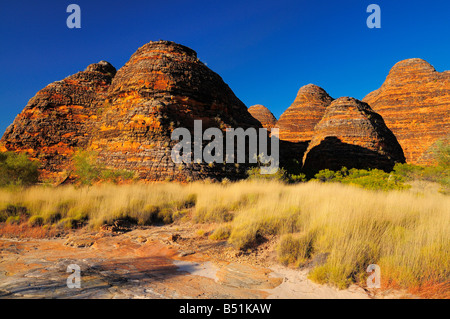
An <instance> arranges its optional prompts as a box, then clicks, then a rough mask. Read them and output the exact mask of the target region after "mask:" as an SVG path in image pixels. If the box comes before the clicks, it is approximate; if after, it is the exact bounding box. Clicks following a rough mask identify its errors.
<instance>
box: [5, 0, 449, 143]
mask: <svg viewBox="0 0 450 319" xmlns="http://www.w3.org/2000/svg"><path fill="white" fill-rule="evenodd" d="M71 3H75V4H78V5H80V7H81V14H82V15H81V18H82V22H81V23H82V28H81V29H68V28H67V27H66V19H67V16H68V15H69V14H68V13H66V8H67V6H68V5H69V4H71ZM371 3H376V4H378V5H380V7H381V10H382V12H381V14H382V15H381V19H382V22H381V23H382V28H381V29H369V28H367V26H366V19H367V17H368V15H369V14H368V13H366V8H367V6H368V5H369V4H371ZM449 17H450V1H448V0H439V1H438V0H429V1H423V0H422V1H418V0H409V1H407V0H368V1H366V0H342V1H335V0H332V1H323V0H308V1H303V0H274V1H266V0H250V1H246V0H238V1H229V0H227V1H213V0H209V1H195V0H189V1H187V0H183V1H178V0H171V1H153V0H142V1H135V0H127V1H114V0H110V1H97V0H95V1H94V0H71V1H64V0H58V1H55V0H54V1H49V0H39V1H36V0H33V1H21V0H16V1H12V0H3V1H2V2H1V4H0V40H1V49H0V62H1V71H0V88H1V89H0V135H2V134H3V132H4V130H5V129H6V127H7V126H8V125H9V124H10V123H12V121H13V120H14V118H15V116H16V115H17V114H18V113H20V112H21V111H22V109H23V108H24V106H25V105H26V104H27V102H28V100H29V99H30V98H31V97H33V96H34V95H35V94H36V92H37V91H39V90H40V89H42V88H43V87H44V86H46V85H47V84H49V83H51V82H54V81H56V80H61V79H63V78H64V77H66V76H68V75H70V74H73V73H76V72H77V71H81V70H84V69H85V67H86V66H87V65H88V64H91V63H94V62H98V61H100V60H107V61H109V62H111V63H112V64H113V65H114V66H115V67H116V68H117V69H119V68H120V67H122V66H123V64H124V63H125V62H126V61H127V60H128V59H129V58H130V56H131V55H132V54H133V53H134V52H135V51H136V50H137V48H138V47H140V46H142V45H143V44H145V43H147V42H149V41H151V40H159V39H163V40H172V41H175V42H178V43H181V44H184V45H186V46H189V47H191V48H192V49H194V50H196V51H197V53H198V56H199V58H200V59H201V60H202V61H203V62H205V63H207V65H208V66H209V67H210V68H211V69H212V70H214V71H215V72H217V73H219V74H220V75H221V76H222V78H223V79H224V80H225V82H226V83H228V85H229V86H230V87H231V88H232V89H233V91H234V92H235V93H236V95H237V96H238V97H239V98H240V99H241V100H242V101H243V102H244V103H245V104H246V105H247V106H250V105H253V104H264V105H266V106H267V107H268V108H269V109H270V110H271V111H272V112H273V113H274V114H275V116H276V117H277V118H278V117H279V116H280V115H281V113H282V112H283V111H284V110H285V109H286V108H287V107H289V105H290V104H291V103H292V101H293V100H294V98H295V96H296V93H297V91H298V89H299V88H300V87H301V86H303V85H305V84H308V83H314V84H317V85H319V86H321V87H323V88H324V89H325V90H327V91H328V93H329V94H330V95H331V96H333V97H334V98H337V97H340V96H353V97H356V98H358V99H362V98H363V97H364V96H365V95H366V94H367V93H369V92H371V91H373V90H375V89H377V88H378V87H379V86H380V85H381V84H382V83H383V81H384V79H385V78H386V75H387V73H388V71H389V69H390V68H391V67H392V66H393V65H394V64H395V63H396V62H398V61H400V60H403V59H407V58H413V57H418V58H423V59H425V60H427V61H428V62H430V63H431V64H432V65H434V66H435V68H436V69H437V70H438V71H444V70H449V69H450V22H449V21H450V18H449Z"/></svg>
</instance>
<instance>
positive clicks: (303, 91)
mask: <svg viewBox="0 0 450 319" xmlns="http://www.w3.org/2000/svg"><path fill="white" fill-rule="evenodd" d="M332 101H333V98H331V97H330V96H329V95H328V93H327V92H326V91H325V90H324V89H322V88H320V87H318V86H317V85H314V84H308V85H305V86H303V87H302V88H300V90H299V91H298V94H297V97H296V98H295V101H294V103H292V105H291V106H290V107H289V108H288V109H287V110H286V111H284V113H283V114H282V115H281V116H280V119H279V120H278V122H277V125H276V127H278V128H279V130H280V140H283V141H288V142H293V143H298V142H305V141H309V140H311V138H312V136H313V135H314V126H315V125H316V124H317V123H318V122H319V121H320V120H321V119H322V117H323V114H324V113H325V109H326V107H327V106H328V105H330V103H331V102H332Z"/></svg>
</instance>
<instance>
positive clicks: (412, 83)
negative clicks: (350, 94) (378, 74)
mask: <svg viewBox="0 0 450 319" xmlns="http://www.w3.org/2000/svg"><path fill="white" fill-rule="evenodd" d="M363 101H364V102H367V103H369V104H370V105H371V107H372V108H373V109H374V110H375V111H376V112H378V113H379V114H380V115H381V116H383V118H384V120H385V122H386V125H387V126H388V127H389V128H390V129H391V130H392V132H394V134H395V136H396V137H397V139H398V141H399V143H400V145H401V146H402V148H403V151H404V152H405V156H406V161H407V162H408V163H412V164H420V165H428V164H431V163H432V162H433V158H432V156H431V152H427V151H428V150H429V148H430V146H432V145H433V144H434V143H436V141H438V140H439V139H442V138H444V137H445V136H446V135H448V134H449V132H450V71H446V72H441V73H440V72H437V71H436V70H435V69H434V67H433V66H432V65H430V64H429V63H428V62H426V61H424V60H422V59H409V60H404V61H401V62H398V63H397V64H396V65H395V66H394V67H393V68H392V69H391V71H390V72H389V75H388V76H387V78H386V81H385V82H384V83H383V85H382V86H381V87H380V88H379V89H378V90H376V91H374V92H372V93H370V94H368V95H367V96H366V97H365V98H364V99H363Z"/></svg>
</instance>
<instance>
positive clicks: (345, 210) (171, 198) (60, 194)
mask: <svg viewBox="0 0 450 319" xmlns="http://www.w3.org/2000/svg"><path fill="white" fill-rule="evenodd" d="M7 205H22V206H25V207H26V208H27V209H28V211H29V212H30V213H31V214H32V215H39V216H41V217H43V219H44V220H45V221H51V220H52V216H54V215H55V214H57V213H59V214H60V215H61V216H60V218H62V219H65V218H73V219H74V220H77V219H80V218H81V219H82V218H85V219H86V220H88V224H89V226H91V227H98V226H100V225H101V224H103V223H105V222H111V221H113V220H114V219H117V218H124V217H130V218H134V219H135V220H136V221H137V222H139V223H141V224H145V223H146V221H149V220H151V218H150V217H149V216H150V215H152V214H155V212H157V213H158V214H162V219H164V221H170V220H174V219H176V218H178V217H183V216H186V215H187V212H186V210H188V209H191V210H192V217H193V220H194V221H196V222H219V225H220V223H222V222H223V223H224V224H223V226H222V227H220V226H219V227H218V233H217V234H216V236H214V234H213V235H212V236H211V238H218V239H222V238H226V237H229V238H228V240H229V242H230V243H232V244H233V245H235V246H236V247H237V248H241V249H248V248H252V247H253V246H254V245H257V244H258V239H259V238H261V237H264V236H269V235H276V236H281V243H282V244H283V246H280V250H279V254H280V259H281V260H282V261H285V262H294V263H296V264H298V265H301V264H302V263H304V262H305V261H307V260H308V259H311V258H314V256H317V255H319V254H321V255H326V256H327V259H326V262H325V263H323V264H321V265H318V266H317V267H315V268H314V269H313V270H312V271H311V273H310V278H312V279H313V280H315V281H317V282H323V283H331V284H334V285H336V286H338V287H341V288H343V287H346V286H348V284H350V283H351V282H355V281H362V280H363V279H362V278H366V277H367V274H366V273H365V269H366V268H367V266H368V265H369V264H378V265H379V266H380V267H381V271H382V283H383V285H384V286H388V285H393V284H395V285H397V286H400V287H405V288H411V287H420V286H421V285H429V284H430V283H435V284H438V283H441V284H442V283H444V285H445V286H446V287H448V285H447V283H448V282H449V278H450V232H449V230H450V197H449V196H445V195H442V194H439V193H435V192H427V193H423V192H415V191H410V190H406V191H390V192H375V191H368V190H364V189H361V188H357V187H352V186H347V185H341V184H338V183H332V184H319V183H314V182H309V183H304V184H298V185H285V184H282V183H277V182H271V181H267V182H263V181H257V182H256V181H255V182H249V181H246V182H238V183H230V184H228V185H221V184H204V183H191V184H187V185H179V184H174V183H158V184H150V185H143V184H134V185H122V186H114V185H98V186H94V187H89V188H87V187H86V188H75V187H70V186H68V187H59V188H45V187H33V188H29V189H25V190H22V191H0V209H2V207H3V208H4V207H6V206H7ZM167 216H168V217H167ZM160 217H161V216H160ZM166 217H167V218H166ZM165 218H166V219H165ZM225 223H226V224H225ZM219 232H220V234H219ZM305 245H308V246H307V247H305Z"/></svg>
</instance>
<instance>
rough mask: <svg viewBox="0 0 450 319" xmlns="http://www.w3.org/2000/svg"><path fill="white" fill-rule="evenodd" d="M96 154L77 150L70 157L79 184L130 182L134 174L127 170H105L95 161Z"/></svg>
mask: <svg viewBox="0 0 450 319" xmlns="http://www.w3.org/2000/svg"><path fill="white" fill-rule="evenodd" d="M97 157H98V155H97V153H96V152H94V151H84V150H78V151H77V152H75V154H74V155H73V157H72V161H73V163H74V167H75V174H76V175H77V176H78V177H79V180H80V182H81V184H83V185H92V184H93V183H95V182H98V181H100V180H102V181H110V182H113V183H117V182H118V181H119V180H131V179H133V178H134V177H135V173H134V172H131V171H127V170H111V169H106V168H105V167H104V166H103V165H101V164H99V163H98V161H97Z"/></svg>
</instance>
